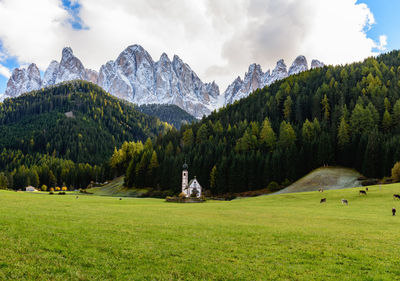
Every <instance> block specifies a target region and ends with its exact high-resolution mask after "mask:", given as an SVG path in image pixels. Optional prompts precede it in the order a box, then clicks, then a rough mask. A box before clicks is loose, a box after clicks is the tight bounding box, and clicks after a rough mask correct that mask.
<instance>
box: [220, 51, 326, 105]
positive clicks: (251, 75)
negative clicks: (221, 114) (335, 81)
mask: <svg viewBox="0 0 400 281" xmlns="http://www.w3.org/2000/svg"><path fill="white" fill-rule="evenodd" d="M323 66H324V64H323V63H321V62H319V61H317V60H313V61H312V63H311V68H316V67H323ZM307 70H308V64H307V59H306V58H305V57H304V56H298V57H297V58H296V59H295V60H294V62H293V63H292V65H291V66H290V68H289V71H287V67H286V64H285V61H284V60H283V59H281V60H279V61H278V62H277V63H276V67H275V68H274V69H273V70H272V72H270V71H269V70H267V71H266V72H265V73H263V72H262V69H261V67H260V66H259V65H258V64H252V65H250V67H249V70H248V72H247V73H246V74H245V76H244V77H245V78H244V80H243V81H242V80H241V78H240V77H238V78H236V79H235V81H233V83H232V84H230V85H229V86H228V88H227V89H226V90H225V92H224V97H225V103H224V104H225V105H227V104H231V103H233V102H234V101H236V100H239V99H242V98H244V97H247V96H248V95H250V94H251V93H252V92H254V91H255V90H256V89H259V88H263V87H265V86H269V85H271V84H272V83H274V82H275V81H278V80H282V79H284V78H286V77H288V76H290V75H294V74H298V73H300V72H303V71H307Z"/></svg>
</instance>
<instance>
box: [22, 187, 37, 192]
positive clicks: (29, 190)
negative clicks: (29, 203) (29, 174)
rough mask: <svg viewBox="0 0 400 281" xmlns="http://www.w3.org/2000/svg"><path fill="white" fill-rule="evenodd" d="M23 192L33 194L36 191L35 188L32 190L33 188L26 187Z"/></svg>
mask: <svg viewBox="0 0 400 281" xmlns="http://www.w3.org/2000/svg"><path fill="white" fill-rule="evenodd" d="M25 191H28V192H34V191H37V190H36V188H34V187H33V186H27V187H26V189H25Z"/></svg>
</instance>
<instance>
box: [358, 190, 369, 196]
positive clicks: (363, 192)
mask: <svg viewBox="0 0 400 281" xmlns="http://www.w3.org/2000/svg"><path fill="white" fill-rule="evenodd" d="M358 194H359V195H361V194H363V195H367V192H366V191H365V190H360V192H359V193H358Z"/></svg>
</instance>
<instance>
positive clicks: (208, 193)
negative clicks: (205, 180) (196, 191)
mask: <svg viewBox="0 0 400 281" xmlns="http://www.w3.org/2000/svg"><path fill="white" fill-rule="evenodd" d="M203 194H204V196H205V197H211V196H212V193H211V190H209V189H207V190H205V191H204V192H203Z"/></svg>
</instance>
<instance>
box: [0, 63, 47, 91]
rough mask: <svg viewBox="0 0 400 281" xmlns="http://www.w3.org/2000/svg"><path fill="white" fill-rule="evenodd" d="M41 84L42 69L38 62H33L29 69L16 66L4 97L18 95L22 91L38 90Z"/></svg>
mask: <svg viewBox="0 0 400 281" xmlns="http://www.w3.org/2000/svg"><path fill="white" fill-rule="evenodd" d="M41 86H42V80H41V78H40V71H39V69H38V67H37V66H36V64H34V63H32V64H30V65H29V66H28V68H27V69H25V68H16V69H14V70H13V72H12V75H11V77H10V79H9V80H8V82H7V88H6V91H5V93H4V95H3V97H2V98H3V99H5V98H9V97H10V98H13V97H17V96H19V95H21V94H22V93H26V92H30V91H33V90H38V89H40V88H41Z"/></svg>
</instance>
